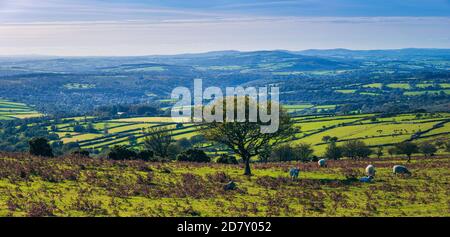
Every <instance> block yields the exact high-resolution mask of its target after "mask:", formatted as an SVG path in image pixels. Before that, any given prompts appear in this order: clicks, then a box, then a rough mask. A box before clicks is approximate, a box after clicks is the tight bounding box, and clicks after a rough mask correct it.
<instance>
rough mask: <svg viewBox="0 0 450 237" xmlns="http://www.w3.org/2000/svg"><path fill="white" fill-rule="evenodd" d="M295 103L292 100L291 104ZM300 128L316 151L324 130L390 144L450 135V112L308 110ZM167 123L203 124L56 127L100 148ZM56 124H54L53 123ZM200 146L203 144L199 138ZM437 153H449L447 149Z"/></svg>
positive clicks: (185, 129)
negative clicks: (77, 129)
mask: <svg viewBox="0 0 450 237" xmlns="http://www.w3.org/2000/svg"><path fill="white" fill-rule="evenodd" d="M292 107H294V106H288V108H292ZM292 119H293V121H294V123H295V126H296V127H297V128H299V129H300V132H299V133H298V134H296V138H295V140H293V141H291V142H290V143H291V144H300V143H307V144H310V145H312V147H313V149H314V154H315V155H316V156H319V157H320V156H323V153H324V151H325V147H326V146H325V142H324V141H323V140H322V139H323V137H324V136H330V137H337V139H338V140H337V143H338V144H342V143H343V142H345V141H349V140H363V141H364V142H365V143H366V144H368V145H369V146H371V147H373V148H375V147H383V150H384V154H385V156H387V152H386V151H387V148H389V147H390V146H392V145H393V144H395V143H399V142H402V141H407V140H410V141H418V142H420V141H423V139H428V140H433V139H448V136H449V134H450V129H449V127H448V126H449V124H450V122H449V121H450V113H434V114H419V115H418V114H398V115H392V116H388V117H386V116H383V117H381V116H380V115H379V114H355V115H339V116H334V115H330V114H323V115H307V116H296V117H293V118H292ZM80 125H81V126H83V127H92V128H93V130H90V131H82V132H75V131H74V128H75V126H78V127H79V126H80ZM153 126H157V127H164V128H166V129H168V130H170V131H171V132H172V134H173V137H174V139H176V140H179V139H182V138H188V139H189V138H192V137H193V136H195V135H198V134H199V129H200V127H199V126H198V125H197V124H192V123H174V122H172V119H171V118H169V117H136V118H124V119H114V120H99V119H97V118H94V117H88V118H66V119H64V120H62V122H61V123H59V124H56V126H54V128H53V129H56V130H53V131H52V132H54V133H55V134H57V135H58V136H59V137H60V140H61V141H63V142H64V143H66V144H67V143H70V142H77V143H78V144H79V145H80V146H81V147H82V148H88V149H94V150H98V151H100V150H101V149H103V148H108V147H111V146H114V145H127V146H130V147H135V148H139V147H140V146H141V144H142V143H143V139H144V133H143V129H146V128H149V127H153ZM48 129H49V130H51V127H48ZM199 146H202V145H201V144H199ZM206 147H208V148H207V149H206V151H207V152H211V151H214V154H220V153H221V152H231V151H228V150H223V149H224V148H223V147H220V146H217V147H216V146H215V145H213V146H211V144H209V143H208V145H207V146H206ZM438 154H446V153H445V152H444V150H443V149H440V150H439V151H438Z"/></svg>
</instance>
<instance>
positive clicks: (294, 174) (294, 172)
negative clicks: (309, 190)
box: [289, 167, 300, 180]
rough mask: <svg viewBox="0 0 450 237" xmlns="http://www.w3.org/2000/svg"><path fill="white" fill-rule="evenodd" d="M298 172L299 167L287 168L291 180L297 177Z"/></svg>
mask: <svg viewBox="0 0 450 237" xmlns="http://www.w3.org/2000/svg"><path fill="white" fill-rule="evenodd" d="M299 173H300V169H299V168H298V167H297V168H291V169H290V170H289V176H291V179H292V180H295V179H298V174H299Z"/></svg>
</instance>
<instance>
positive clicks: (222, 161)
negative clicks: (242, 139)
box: [216, 154, 239, 165]
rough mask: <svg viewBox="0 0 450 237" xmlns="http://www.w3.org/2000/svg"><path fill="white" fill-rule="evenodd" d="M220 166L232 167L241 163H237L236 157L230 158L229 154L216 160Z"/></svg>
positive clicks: (222, 155)
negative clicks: (229, 165) (228, 165)
mask: <svg viewBox="0 0 450 237" xmlns="http://www.w3.org/2000/svg"><path fill="white" fill-rule="evenodd" d="M216 162H217V163H219V164H231V165H237V164H239V162H238V161H237V159H236V157H234V156H230V155H227V154H221V155H220V156H219V158H217V160H216Z"/></svg>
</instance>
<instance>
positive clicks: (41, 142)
mask: <svg viewBox="0 0 450 237" xmlns="http://www.w3.org/2000/svg"><path fill="white" fill-rule="evenodd" d="M28 144H29V146H30V154H31V155H34V156H44V157H53V156H54V155H53V150H52V147H51V146H50V144H49V143H48V140H47V139H46V138H43V137H35V138H33V139H31V140H30V141H29V142H28Z"/></svg>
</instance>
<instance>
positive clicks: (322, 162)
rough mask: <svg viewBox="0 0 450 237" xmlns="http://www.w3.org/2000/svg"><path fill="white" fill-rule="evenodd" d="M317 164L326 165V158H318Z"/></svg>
mask: <svg viewBox="0 0 450 237" xmlns="http://www.w3.org/2000/svg"><path fill="white" fill-rule="evenodd" d="M317 164H319V167H327V160H326V159H320V160H319V161H318V162H317Z"/></svg>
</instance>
